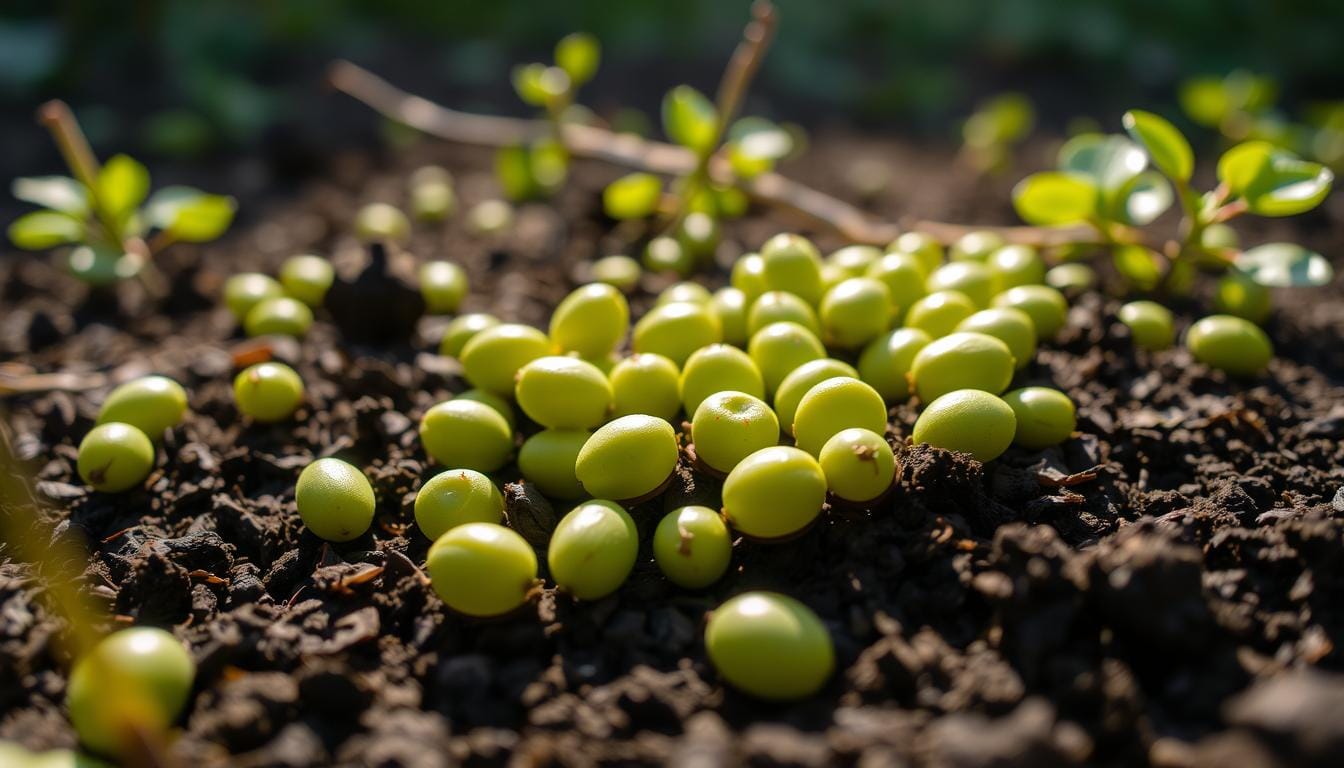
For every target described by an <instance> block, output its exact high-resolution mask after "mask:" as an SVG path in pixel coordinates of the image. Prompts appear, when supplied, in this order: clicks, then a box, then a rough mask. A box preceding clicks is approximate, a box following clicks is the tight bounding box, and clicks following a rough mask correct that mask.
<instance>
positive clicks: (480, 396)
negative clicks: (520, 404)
mask: <svg viewBox="0 0 1344 768" xmlns="http://www.w3.org/2000/svg"><path fill="white" fill-rule="evenodd" d="M453 399H455V400H470V401H472V402H476V403H484V404H485V405H488V406H490V407H491V408H493V409H494V410H495V412H496V413H498V414H499V415H500V416H503V417H504V420H505V421H507V422H508V423H509V429H513V428H514V427H516V426H518V420H517V419H516V418H515V417H514V414H513V406H512V405H509V401H508V400H505V399H504V398H502V397H500V396H499V395H496V394H495V393H494V392H487V391H485V390H484V389H468V390H465V391H463V392H459V393H458V394H456V395H453Z"/></svg>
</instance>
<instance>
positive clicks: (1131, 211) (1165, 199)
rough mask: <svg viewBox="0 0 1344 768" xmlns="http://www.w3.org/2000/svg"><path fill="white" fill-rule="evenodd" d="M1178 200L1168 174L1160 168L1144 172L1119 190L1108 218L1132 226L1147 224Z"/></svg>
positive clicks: (1110, 206)
mask: <svg viewBox="0 0 1344 768" xmlns="http://www.w3.org/2000/svg"><path fill="white" fill-rule="evenodd" d="M1175 199H1176V197H1175V194H1174V193H1173V192H1172V189H1171V182H1169V181H1167V179H1166V177H1165V176H1163V175H1162V174H1160V173H1158V172H1157V171H1144V172H1143V173H1141V174H1139V175H1138V176H1135V177H1134V178H1132V179H1130V180H1129V182H1128V183H1127V184H1125V185H1124V186H1123V187H1121V188H1120V189H1119V190H1117V191H1116V193H1115V195H1114V196H1113V197H1112V198H1111V200H1110V205H1109V208H1108V215H1107V217H1106V218H1108V219H1110V220H1112V221H1118V222H1120V223H1122V224H1129V225H1131V226H1140V227H1142V226H1146V225H1148V224H1151V223H1152V222H1153V221H1154V220H1156V219H1157V217H1158V216H1161V215H1162V214H1163V213H1165V212H1166V210H1167V209H1168V208H1170V207H1171V204H1172V203H1173V202H1174V201H1175Z"/></svg>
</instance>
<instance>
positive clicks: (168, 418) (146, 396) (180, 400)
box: [98, 376, 187, 440]
mask: <svg viewBox="0 0 1344 768" xmlns="http://www.w3.org/2000/svg"><path fill="white" fill-rule="evenodd" d="M186 412H187V391H186V390H185V389H183V388H182V385H181V384H178V383H177V382H176V381H173V380H172V379H170V378H168V377H167V376H142V377H140V378H138V379H132V380H131V381H128V382H126V383H124V384H122V385H120V386H118V387H117V388H116V389H114V390H112V392H111V393H110V394H108V396H107V399H106V400H104V401H103V405H102V407H101V408H99V409H98V423H99V424H107V423H108V422H112V421H119V422H121V423H123V424H130V425H131V426H133V427H135V428H136V429H138V430H140V431H141V432H144V433H145V435H146V436H147V437H149V438H150V439H151V440H152V439H154V438H158V437H162V436H163V433H164V431H165V430H169V429H172V428H173V427H175V426H177V424H178V422H180V421H182V416H183V414H185V413H186Z"/></svg>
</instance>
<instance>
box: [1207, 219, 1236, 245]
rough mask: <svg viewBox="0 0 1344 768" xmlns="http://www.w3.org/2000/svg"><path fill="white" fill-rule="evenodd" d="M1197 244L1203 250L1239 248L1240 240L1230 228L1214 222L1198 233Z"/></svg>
mask: <svg viewBox="0 0 1344 768" xmlns="http://www.w3.org/2000/svg"><path fill="white" fill-rule="evenodd" d="M1199 244H1200V245H1202V246H1204V247H1205V248H1240V247H1241V238H1240V237H1238V236H1237V231H1236V230H1235V229H1233V228H1232V227H1230V226H1228V225H1227V224H1222V223H1217V222H1215V223H1213V224H1210V225H1208V226H1207V227H1205V228H1204V231H1203V232H1201V233H1200V236H1199Z"/></svg>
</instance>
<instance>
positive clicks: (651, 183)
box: [602, 173, 663, 219]
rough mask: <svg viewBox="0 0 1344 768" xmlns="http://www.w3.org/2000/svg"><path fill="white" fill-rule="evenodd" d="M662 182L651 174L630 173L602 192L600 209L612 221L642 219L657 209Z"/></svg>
mask: <svg viewBox="0 0 1344 768" xmlns="http://www.w3.org/2000/svg"><path fill="white" fill-rule="evenodd" d="M662 194H663V182H662V180H660V179H659V178H658V177H657V176H654V175H653V174H651V173H632V174H630V175H628V176H622V177H621V178H619V179H617V180H615V181H613V182H612V183H610V184H608V185H607V188H606V189H604V190H602V207H603V208H604V209H605V210H606V212H607V215H608V216H610V217H612V218H613V219H642V218H644V217H645V216H648V215H649V214H651V213H653V212H654V211H655V210H656V209H657V208H658V199H659V198H660V197H661V196H662Z"/></svg>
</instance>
